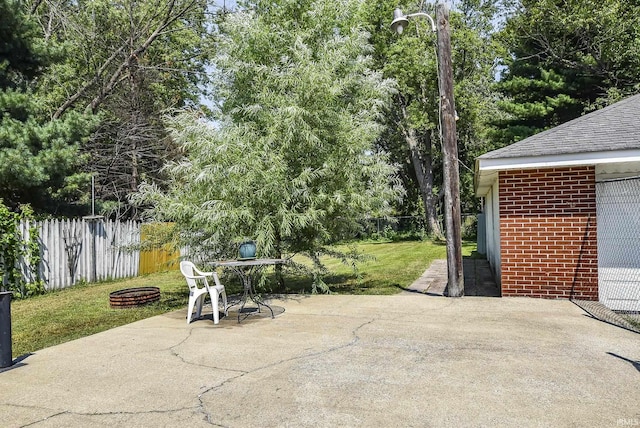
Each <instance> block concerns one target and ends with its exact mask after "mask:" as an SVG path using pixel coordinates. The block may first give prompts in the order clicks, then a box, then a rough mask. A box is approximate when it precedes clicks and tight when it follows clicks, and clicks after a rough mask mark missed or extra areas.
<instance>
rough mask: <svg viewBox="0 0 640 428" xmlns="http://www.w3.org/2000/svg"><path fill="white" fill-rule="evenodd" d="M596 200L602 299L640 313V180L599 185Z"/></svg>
mask: <svg viewBox="0 0 640 428" xmlns="http://www.w3.org/2000/svg"><path fill="white" fill-rule="evenodd" d="M596 201H597V202H596V206H597V216H598V289H599V299H600V301H601V302H602V303H603V304H604V305H605V306H607V307H608V308H610V309H613V310H619V311H632V312H637V311H640V179H638V178H634V179H623V180H616V181H605V182H601V183H597V184H596Z"/></svg>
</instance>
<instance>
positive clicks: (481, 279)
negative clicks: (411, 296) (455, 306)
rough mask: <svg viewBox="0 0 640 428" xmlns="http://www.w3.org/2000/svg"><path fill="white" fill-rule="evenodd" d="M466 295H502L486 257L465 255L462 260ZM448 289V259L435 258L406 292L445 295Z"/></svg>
mask: <svg viewBox="0 0 640 428" xmlns="http://www.w3.org/2000/svg"><path fill="white" fill-rule="evenodd" d="M462 263H463V266H462V269H463V272H464V294H465V296H484V297H500V287H498V285H497V284H496V281H495V279H494V277H493V272H492V271H491V268H490V267H489V262H487V260H485V259H472V258H471V257H465V258H464V259H463V260H462ZM446 289H447V261H446V260H434V261H433V262H432V263H431V265H430V266H429V268H428V269H427V270H426V271H424V273H423V274H422V275H421V276H420V278H418V279H417V280H415V281H414V282H413V284H411V285H410V286H409V287H407V289H406V290H405V291H404V293H407V292H408V293H422V294H427V295H430V296H445V295H446Z"/></svg>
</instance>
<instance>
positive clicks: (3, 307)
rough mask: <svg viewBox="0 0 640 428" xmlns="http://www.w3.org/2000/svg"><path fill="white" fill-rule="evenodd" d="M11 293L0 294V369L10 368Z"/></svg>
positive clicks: (11, 361)
mask: <svg viewBox="0 0 640 428" xmlns="http://www.w3.org/2000/svg"><path fill="white" fill-rule="evenodd" d="M11 296H12V293H11V291H2V292H0V368H5V367H9V366H11V364H12V363H13V359H12V358H11V353H12V349H11Z"/></svg>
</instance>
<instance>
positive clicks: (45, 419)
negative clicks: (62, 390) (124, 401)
mask: <svg viewBox="0 0 640 428" xmlns="http://www.w3.org/2000/svg"><path fill="white" fill-rule="evenodd" d="M3 404H4V405H5V406H7V407H22V408H29V409H37V410H44V411H54V410H53V409H49V408H46V407H38V406H24V405H19V404H8V403H3ZM197 409H198V407H197V406H194V407H182V408H177V409H166V410H157V409H156V410H145V411H140V412H125V411H115V412H92V413H84V412H75V411H71V410H64V411H59V412H58V413H53V414H51V415H48V416H45V417H43V418H40V419H38V420H36V421H33V422H30V423H28V424H25V425H20V427H21V428H24V427H30V426H35V425H38V424H40V423H41V422H44V421H47V420H50V419H53V418H56V417H59V416H64V415H74V416H87V417H91V416H116V415H132V416H137V415H149V414H170V413H176V412H182V411H185V410H197Z"/></svg>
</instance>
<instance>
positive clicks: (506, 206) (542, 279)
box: [499, 166, 598, 300]
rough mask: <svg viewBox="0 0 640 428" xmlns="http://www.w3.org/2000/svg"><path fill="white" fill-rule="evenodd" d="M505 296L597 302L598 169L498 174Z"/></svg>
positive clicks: (524, 171)
mask: <svg viewBox="0 0 640 428" xmlns="http://www.w3.org/2000/svg"><path fill="white" fill-rule="evenodd" d="M499 194H500V244H501V247H500V257H501V260H502V295H503V296H530V297H544V298H571V297H573V298H576V299H589V300H597V299H598V255H597V241H596V189H595V168H594V167H591V166H589V167H571V168H545V169H533V170H515V171H500V173H499Z"/></svg>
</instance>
